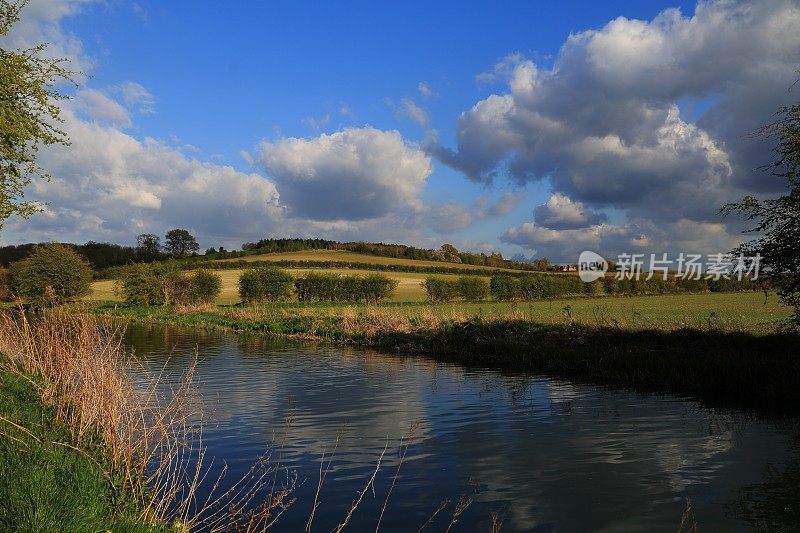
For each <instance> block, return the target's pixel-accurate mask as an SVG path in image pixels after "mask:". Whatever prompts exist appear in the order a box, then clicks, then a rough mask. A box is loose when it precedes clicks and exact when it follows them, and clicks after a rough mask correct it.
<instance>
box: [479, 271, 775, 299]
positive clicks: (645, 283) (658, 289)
mask: <svg viewBox="0 0 800 533" xmlns="http://www.w3.org/2000/svg"><path fill="white" fill-rule="evenodd" d="M489 286H490V293H491V295H492V297H493V298H494V299H495V300H502V301H511V300H523V301H526V300H542V299H549V298H557V297H561V296H575V295H580V294H589V295H603V294H607V295H610V296H613V295H620V296H636V295H652V294H680V293H700V292H742V291H760V290H764V285H763V284H762V283H761V282H760V281H759V282H758V283H755V282H753V281H751V280H750V279H743V280H741V281H740V280H737V279H725V278H720V279H718V280H714V279H682V278H676V277H671V278H667V279H663V278H662V277H653V278H651V279H638V280H637V279H634V278H632V279H617V278H616V277H613V276H607V277H603V278H600V279H598V280H596V281H593V282H591V283H584V282H583V281H581V280H580V278H578V277H577V276H537V275H528V276H524V277H514V276H507V275H503V274H501V275H495V276H492V278H491V281H490V284H489Z"/></svg>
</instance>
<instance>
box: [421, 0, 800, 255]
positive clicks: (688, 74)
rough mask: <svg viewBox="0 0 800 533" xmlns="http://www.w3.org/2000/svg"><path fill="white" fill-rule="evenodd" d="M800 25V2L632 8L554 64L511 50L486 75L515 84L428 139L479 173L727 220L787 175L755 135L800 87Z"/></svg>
mask: <svg viewBox="0 0 800 533" xmlns="http://www.w3.org/2000/svg"><path fill="white" fill-rule="evenodd" d="M798 27H800V6H798V4H797V3H796V2H791V1H780V0H774V1H772V0H767V1H763V2H745V1H719V2H702V3H699V4H698V6H697V8H696V10H695V13H694V14H693V15H692V16H683V15H682V14H681V13H680V12H679V11H678V10H676V9H669V10H666V11H664V12H662V13H661V14H659V15H658V16H657V17H656V18H655V19H654V20H652V21H649V22H648V21H638V20H628V19H625V18H622V17H620V18H618V19H615V20H613V21H611V22H609V23H608V24H607V25H606V26H604V27H602V28H600V29H598V30H589V31H585V32H580V33H576V34H573V35H571V36H570V37H569V38H568V39H567V41H566V42H565V43H564V45H563V46H562V47H561V50H560V52H559V54H558V56H557V57H556V59H555V64H554V66H553V68H552V69H548V70H544V69H541V68H539V67H538V66H537V65H535V64H534V63H533V62H532V61H529V60H526V59H525V58H524V57H522V56H520V55H519V54H516V55H512V56H510V57H509V58H507V59H506V60H504V61H502V62H501V63H500V64H499V65H498V67H497V68H496V69H495V71H494V72H492V73H489V74H486V75H482V76H481V79H482V80H488V81H492V80H496V79H498V78H501V77H506V79H507V80H508V81H507V82H508V91H507V92H506V93H505V94H495V95H491V96H489V97H488V98H486V99H484V100H482V101H480V102H478V103H476V104H475V105H474V106H473V107H472V108H471V109H469V110H468V111H466V112H464V113H463V114H462V115H461V117H460V118H459V121H458V124H457V129H456V142H457V145H456V148H455V149H454V148H449V147H447V146H443V145H441V144H439V143H438V142H436V141H431V142H429V143H428V145H427V146H426V149H427V150H428V151H429V153H431V154H432V155H434V156H435V157H436V158H438V159H439V160H440V161H442V162H444V163H445V164H448V165H450V166H452V167H453V168H456V169H458V170H460V171H462V172H464V173H465V174H466V175H467V176H468V177H469V178H470V179H471V180H473V181H476V182H490V181H492V180H495V179H497V178H498V177H500V176H508V177H510V178H511V180H512V181H515V182H518V183H527V182H531V181H537V180H547V182H548V183H549V184H550V185H551V186H552V189H553V191H554V192H556V193H560V194H563V195H566V196H568V197H569V198H571V199H572V200H573V201H577V202H582V203H584V204H585V205H586V206H587V207H589V208H593V209H597V208H604V207H612V208H616V209H619V210H621V211H622V212H623V213H624V214H625V215H626V216H627V217H628V219H629V220H631V221H632V220H644V221H649V222H651V223H654V224H670V223H673V222H674V221H675V220H681V219H686V220H689V221H692V222H694V223H696V224H699V225H704V224H714V223H717V222H718V221H719V218H718V217H717V214H716V213H717V211H718V209H719V208H720V207H721V206H722V205H724V204H725V203H727V202H730V201H732V200H735V199H738V198H740V197H741V196H743V195H744V194H747V193H750V192H757V193H758V192H761V193H763V192H767V193H769V192H775V191H778V190H780V188H781V186H782V185H783V184H782V183H780V181H779V180H776V179H773V178H769V177H766V176H765V175H764V174H763V173H757V172H753V169H754V168H756V167H758V166H759V165H762V164H764V163H765V162H768V161H769V159H770V153H769V149H768V145H767V144H765V143H764V142H763V141H759V140H754V139H752V138H749V136H748V133H749V132H751V131H753V130H754V129H756V128H758V127H759V126H760V125H762V124H764V123H765V122H766V121H768V120H769V117H770V116H771V114H772V113H773V112H774V111H775V110H776V109H777V108H778V106H780V105H784V104H787V103H789V102H790V101H791V99H792V98H793V97H794V95H792V94H791V93H789V92H788V91H787V89H788V88H789V87H790V85H791V84H792V82H793V81H794V77H795V73H794V72H795V70H796V68H797V58H798V57H800V32H797V31H796V28H798ZM687 100H692V101H696V102H700V104H701V106H703V107H706V108H707V109H706V110H705V112H704V113H703V114H702V115H701V116H700V117H699V118H698V119H697V120H695V121H691V120H690V119H689V118H687V117H686V116H684V115H683V114H682V112H681V109H680V105H681V104H682V103H684V102H685V101H687ZM537 227H538V226H537ZM692 228H694V226H687V227H685V228H683V230H684V231H693V229H692ZM679 229H680V228H679ZM734 229H735V228H733V227H732V226H729V227H728V230H729V231H728V233H725V234H724V235H723V234H720V235H719V242H720V243H722V242H723V241H725V240H727V239H726V238H725V236H726V235H727V236H730V232H732V231H734ZM691 237H692V236H691V235H689V234H685V235H675V236H674V239H672V240H674V241H677V240H678V239H681V238H689V239H690V238H691ZM668 241H670V239H668Z"/></svg>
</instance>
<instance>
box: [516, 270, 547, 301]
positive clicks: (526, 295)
mask: <svg viewBox="0 0 800 533" xmlns="http://www.w3.org/2000/svg"><path fill="white" fill-rule="evenodd" d="M517 283H518V285H519V291H518V294H519V297H520V298H521V299H523V300H525V301H530V300H538V299H540V298H542V297H543V296H544V287H543V286H542V278H541V276H525V277H522V278H519V279H518V280H517Z"/></svg>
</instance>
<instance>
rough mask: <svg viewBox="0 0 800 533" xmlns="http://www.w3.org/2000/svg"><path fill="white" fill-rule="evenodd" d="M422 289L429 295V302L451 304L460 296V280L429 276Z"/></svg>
mask: <svg viewBox="0 0 800 533" xmlns="http://www.w3.org/2000/svg"><path fill="white" fill-rule="evenodd" d="M422 288H423V289H425V292H426V293H427V295H428V300H430V301H432V302H449V301H450V300H453V299H454V298H455V297H456V296H458V289H459V285H458V280H455V281H451V280H449V279H443V278H435V277H433V276H428V277H427V278H425V281H423V282H422Z"/></svg>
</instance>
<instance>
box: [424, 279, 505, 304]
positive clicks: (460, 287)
mask: <svg viewBox="0 0 800 533" xmlns="http://www.w3.org/2000/svg"><path fill="white" fill-rule="evenodd" d="M509 278H511V277H510V276H509ZM511 279H513V278H511ZM422 288H423V289H424V290H425V293H426V294H427V295H428V300H430V301H432V302H449V301H451V300H455V299H456V298H462V299H464V300H466V301H468V302H479V301H481V300H485V299H487V298H488V297H489V283H487V282H486V280H485V279H483V278H479V277H476V276H460V277H458V278H456V279H445V278H437V277H434V276H428V277H427V278H425V281H423V282H422Z"/></svg>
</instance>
